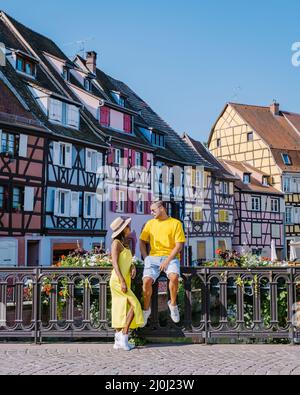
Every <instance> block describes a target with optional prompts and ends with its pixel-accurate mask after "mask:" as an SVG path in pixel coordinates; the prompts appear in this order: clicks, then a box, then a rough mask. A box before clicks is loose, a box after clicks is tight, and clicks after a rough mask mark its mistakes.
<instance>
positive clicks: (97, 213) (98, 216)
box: [95, 195, 102, 219]
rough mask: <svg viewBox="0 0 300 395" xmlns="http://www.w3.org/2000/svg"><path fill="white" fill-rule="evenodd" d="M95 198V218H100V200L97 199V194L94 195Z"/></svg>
mask: <svg viewBox="0 0 300 395" xmlns="http://www.w3.org/2000/svg"><path fill="white" fill-rule="evenodd" d="M95 200H96V218H100V219H101V218H102V201H101V200H99V199H97V195H95Z"/></svg>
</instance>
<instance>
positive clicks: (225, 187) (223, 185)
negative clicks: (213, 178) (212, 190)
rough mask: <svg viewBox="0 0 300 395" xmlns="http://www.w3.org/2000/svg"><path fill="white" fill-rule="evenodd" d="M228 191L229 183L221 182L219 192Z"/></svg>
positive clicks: (226, 192) (226, 193) (224, 193)
mask: <svg viewBox="0 0 300 395" xmlns="http://www.w3.org/2000/svg"><path fill="white" fill-rule="evenodd" d="M228 192H229V185H228V182H225V181H224V182H221V193H222V194H223V195H228Z"/></svg>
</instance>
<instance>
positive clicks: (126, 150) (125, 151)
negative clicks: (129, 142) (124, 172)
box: [124, 148, 129, 167]
mask: <svg viewBox="0 0 300 395" xmlns="http://www.w3.org/2000/svg"><path fill="white" fill-rule="evenodd" d="M128 157H129V150H128V149H127V148H124V166H125V167H128Z"/></svg>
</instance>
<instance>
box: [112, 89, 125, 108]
mask: <svg viewBox="0 0 300 395" xmlns="http://www.w3.org/2000/svg"><path fill="white" fill-rule="evenodd" d="M111 94H112V96H113V98H114V99H115V101H116V103H117V104H118V105H119V106H121V107H125V104H126V99H125V97H124V96H122V95H121V93H120V92H111Z"/></svg>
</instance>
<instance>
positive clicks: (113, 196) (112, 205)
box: [110, 189, 117, 213]
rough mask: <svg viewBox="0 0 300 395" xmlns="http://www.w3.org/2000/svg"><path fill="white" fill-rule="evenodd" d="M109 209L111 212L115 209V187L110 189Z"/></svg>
mask: <svg viewBox="0 0 300 395" xmlns="http://www.w3.org/2000/svg"><path fill="white" fill-rule="evenodd" d="M110 209H111V211H112V212H113V213H115V212H116V211H117V191H116V190H115V189H112V191H111V202H110Z"/></svg>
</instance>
